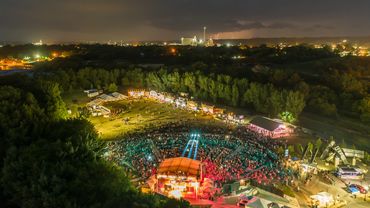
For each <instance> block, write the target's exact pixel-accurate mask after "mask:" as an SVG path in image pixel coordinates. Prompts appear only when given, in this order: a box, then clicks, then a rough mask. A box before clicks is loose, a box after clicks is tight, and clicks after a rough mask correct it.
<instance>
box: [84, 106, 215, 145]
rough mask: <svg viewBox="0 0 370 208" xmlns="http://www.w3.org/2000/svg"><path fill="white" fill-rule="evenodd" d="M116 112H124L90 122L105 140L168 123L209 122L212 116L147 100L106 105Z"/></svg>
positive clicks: (93, 119) (93, 118) (96, 118)
mask: <svg viewBox="0 0 370 208" xmlns="http://www.w3.org/2000/svg"><path fill="white" fill-rule="evenodd" d="M105 106H106V107H108V108H109V109H111V110H112V112H114V111H122V112H119V113H117V114H116V115H114V113H113V115H111V116H110V117H109V118H104V117H90V119H89V120H90V121H91V122H92V123H93V124H94V126H95V128H96V129H97V131H98V132H99V134H101V137H102V138H103V139H109V140H110V139H117V138H119V137H120V136H121V135H124V134H126V133H129V132H132V131H143V130H145V129H147V128H152V127H158V126H161V125H165V124H167V123H172V122H178V121H184V122H199V123H200V124H201V123H204V122H206V123H207V122H209V121H210V120H211V117H210V116H205V115H201V114H195V113H193V112H189V111H187V110H181V109H177V108H175V107H174V106H172V105H169V104H163V103H158V102H154V101H150V100H146V99H140V100H135V101H133V100H122V101H117V102H110V103H106V104H105Z"/></svg>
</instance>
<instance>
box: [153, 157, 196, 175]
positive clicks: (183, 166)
mask: <svg viewBox="0 0 370 208" xmlns="http://www.w3.org/2000/svg"><path fill="white" fill-rule="evenodd" d="M200 169H201V162H200V161H198V160H193V159H190V158H187V157H175V158H169V159H165V160H164V161H163V162H162V163H161V164H160V165H159V168H158V174H166V175H186V176H195V177H197V176H200Z"/></svg>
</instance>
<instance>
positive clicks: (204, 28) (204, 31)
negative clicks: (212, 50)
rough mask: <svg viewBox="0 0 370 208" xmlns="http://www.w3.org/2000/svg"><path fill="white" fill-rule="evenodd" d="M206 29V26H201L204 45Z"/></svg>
mask: <svg viewBox="0 0 370 208" xmlns="http://www.w3.org/2000/svg"><path fill="white" fill-rule="evenodd" d="M206 30H207V28H206V26H204V27H203V41H204V45H205V44H206V42H207V41H206Z"/></svg>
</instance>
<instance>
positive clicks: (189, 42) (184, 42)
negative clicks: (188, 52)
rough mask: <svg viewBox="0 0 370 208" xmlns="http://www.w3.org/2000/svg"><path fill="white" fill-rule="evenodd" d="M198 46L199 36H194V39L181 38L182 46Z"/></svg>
mask: <svg viewBox="0 0 370 208" xmlns="http://www.w3.org/2000/svg"><path fill="white" fill-rule="evenodd" d="M197 44H198V41H197V36H194V37H193V38H184V37H182V38H181V45H190V46H196V45H197Z"/></svg>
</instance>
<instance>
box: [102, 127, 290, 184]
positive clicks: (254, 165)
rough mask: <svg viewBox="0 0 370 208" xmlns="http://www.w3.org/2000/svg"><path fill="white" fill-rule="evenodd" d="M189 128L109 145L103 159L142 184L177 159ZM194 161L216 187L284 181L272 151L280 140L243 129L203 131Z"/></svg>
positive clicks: (135, 136) (285, 176)
mask: <svg viewBox="0 0 370 208" xmlns="http://www.w3.org/2000/svg"><path fill="white" fill-rule="evenodd" d="M191 129H194V128H193V127H192V126H189V125H186V124H170V125H167V126H164V127H161V128H160V129H156V130H153V131H151V132H147V133H142V134H132V135H130V136H128V137H127V138H125V139H123V140H120V141H115V142H111V143H110V144H109V146H108V150H107V152H106V156H107V157H108V158H109V159H111V160H114V161H115V162H116V163H118V164H120V165H122V166H123V167H125V168H126V169H127V171H128V172H130V173H131V174H132V175H136V176H138V177H141V178H142V179H143V180H145V179H147V178H148V177H150V176H151V175H153V174H155V171H156V168H157V167H158V165H159V164H160V162H161V161H163V159H166V158H171V157H180V156H181V154H182V152H183V150H184V149H185V146H186V144H187V142H188V140H189V138H190V134H191ZM197 132H201V137H200V139H199V141H200V142H199V147H198V153H197V157H196V159H197V160H200V161H202V163H203V165H204V168H205V174H204V177H206V178H210V179H212V180H213V181H214V182H215V183H216V184H220V183H224V182H227V181H232V180H237V179H254V180H256V181H257V182H260V183H261V182H271V181H274V180H278V181H286V180H288V178H289V175H288V174H287V172H286V171H285V170H284V169H283V168H282V166H281V164H280V162H279V158H278V155H277V154H276V153H275V150H276V149H277V148H278V147H279V146H280V145H284V144H283V143H282V142H281V141H279V140H272V139H270V138H267V137H264V136H261V135H259V134H257V133H255V132H250V131H248V130H247V129H246V128H245V127H238V128H236V129H233V130H230V129H227V128H215V127H202V128H201V129H199V127H198V128H197Z"/></svg>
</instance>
